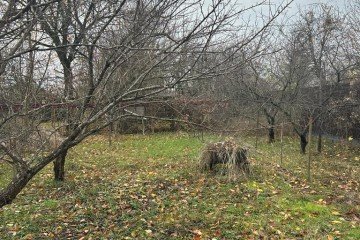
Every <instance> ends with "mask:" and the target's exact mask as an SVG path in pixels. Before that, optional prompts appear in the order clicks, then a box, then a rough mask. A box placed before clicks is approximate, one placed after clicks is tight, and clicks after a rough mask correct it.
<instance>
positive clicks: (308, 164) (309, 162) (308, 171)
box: [307, 117, 313, 182]
mask: <svg viewBox="0 0 360 240" xmlns="http://www.w3.org/2000/svg"><path fill="white" fill-rule="evenodd" d="M312 125H313V119H312V117H310V118H309V141H308V163H307V179H308V181H309V182H311V172H310V167H311V135H312Z"/></svg>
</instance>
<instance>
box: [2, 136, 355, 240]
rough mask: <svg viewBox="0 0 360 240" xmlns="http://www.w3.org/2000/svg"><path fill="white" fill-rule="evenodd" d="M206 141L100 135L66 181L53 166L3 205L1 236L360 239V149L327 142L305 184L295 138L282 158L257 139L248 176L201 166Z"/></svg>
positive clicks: (74, 154)
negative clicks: (201, 170)
mask: <svg viewBox="0 0 360 240" xmlns="http://www.w3.org/2000/svg"><path fill="white" fill-rule="evenodd" d="M210 138H211V139H212V140H214V139H216V137H214V136H212V137H209V136H205V142H207V141H209V140H210ZM241 141H243V142H246V143H247V144H249V145H254V138H250V137H249V138H245V139H241ZM203 146H204V142H202V141H201V140H200V139H198V138H196V137H192V136H191V135H188V134H184V133H178V134H155V135H149V136H141V135H126V136H118V137H116V138H115V139H114V141H113V143H112V145H111V146H109V143H108V141H107V138H106V136H101V135H99V136H94V137H92V138H90V139H88V140H87V141H86V142H84V143H82V144H81V145H79V146H77V147H76V148H74V149H72V150H71V152H70V156H69V158H68V161H67V165H66V169H67V175H66V181H65V182H64V183H55V182H53V180H52V172H51V169H52V166H49V167H48V168H47V169H44V170H43V171H42V172H41V174H39V175H38V176H37V177H36V178H35V179H33V180H32V182H31V183H30V184H29V185H28V186H27V188H26V189H25V190H24V191H23V192H22V193H21V194H20V195H19V196H18V198H17V199H16V200H15V201H14V203H13V204H12V205H9V206H6V207H4V208H3V209H0V239H52V238H55V239H67V238H68V239H197V240H198V239H218V240H219V239H264V238H265V239H360V223H359V221H360V220H359V218H360V214H359V211H360V207H359V205H360V197H359V182H360V179H359V175H360V174H359V166H360V160H359V158H360V151H359V150H356V149H349V148H347V147H345V146H340V145H334V144H332V143H327V142H325V147H324V153H323V154H321V155H315V156H314V157H313V159H312V160H313V164H312V181H311V183H309V182H307V181H306V161H307V158H306V156H302V155H300V154H299V151H298V148H299V147H298V142H297V141H296V140H294V139H291V138H288V139H286V141H285V144H284V157H283V162H282V164H281V165H280V143H279V142H276V143H274V144H271V145H269V144H267V143H265V140H264V139H261V140H260V144H259V147H258V149H257V150H255V149H251V150H250V153H251V154H250V158H251V163H252V174H251V176H249V177H245V176H240V177H239V179H237V180H236V181H229V180H228V178H227V177H226V176H221V175H219V174H218V175H214V174H211V173H199V172H198V170H197V169H196V164H197V161H198V157H199V155H200V151H201V148H202V147H203ZM7 171H8V170H7ZM0 178H2V179H3V180H0V186H3V184H4V183H3V181H4V179H6V169H2V168H1V169H0ZM1 181H2V182H1Z"/></svg>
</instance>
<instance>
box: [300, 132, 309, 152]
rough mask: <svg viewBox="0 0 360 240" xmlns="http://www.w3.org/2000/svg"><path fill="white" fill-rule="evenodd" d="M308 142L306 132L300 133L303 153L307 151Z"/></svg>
mask: <svg viewBox="0 0 360 240" xmlns="http://www.w3.org/2000/svg"><path fill="white" fill-rule="evenodd" d="M307 144H308V142H307V139H306V133H302V134H301V135H300V148H301V149H300V151H301V153H302V154H305V153H306V145H307Z"/></svg>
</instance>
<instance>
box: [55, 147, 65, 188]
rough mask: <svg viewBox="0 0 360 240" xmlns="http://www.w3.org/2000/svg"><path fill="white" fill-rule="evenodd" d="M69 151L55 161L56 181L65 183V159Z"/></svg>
mask: <svg viewBox="0 0 360 240" xmlns="http://www.w3.org/2000/svg"><path fill="white" fill-rule="evenodd" d="M66 155H67V150H66V151H64V152H63V153H61V154H60V155H59V156H58V157H57V158H56V159H55V161H54V174H55V181H64V179H65V159H66Z"/></svg>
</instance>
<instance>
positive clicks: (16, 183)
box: [0, 172, 35, 208]
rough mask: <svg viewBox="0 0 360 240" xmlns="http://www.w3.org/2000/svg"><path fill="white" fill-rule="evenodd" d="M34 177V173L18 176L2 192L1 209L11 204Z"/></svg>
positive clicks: (0, 193) (0, 194) (24, 173)
mask: <svg viewBox="0 0 360 240" xmlns="http://www.w3.org/2000/svg"><path fill="white" fill-rule="evenodd" d="M34 175H35V173H33V172H22V173H18V174H16V175H15V176H14V178H13V179H12V181H11V183H10V184H9V185H8V186H7V187H6V188H5V189H3V190H2V191H1V192H0V208H2V207H3V206H5V205H7V204H10V203H11V202H12V201H13V200H14V199H15V198H16V196H17V195H18V194H19V193H20V191H21V190H22V189H23V188H24V187H25V186H26V184H27V183H28V182H29V181H30V179H31V178H32V177H33V176H34Z"/></svg>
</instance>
